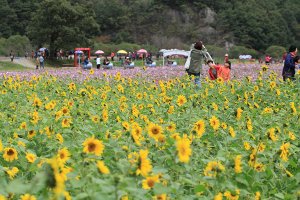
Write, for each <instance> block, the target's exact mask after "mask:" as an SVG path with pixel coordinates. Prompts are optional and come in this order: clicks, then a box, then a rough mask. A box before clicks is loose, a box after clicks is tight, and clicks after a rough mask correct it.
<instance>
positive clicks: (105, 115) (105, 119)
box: [102, 109, 108, 122]
mask: <svg viewBox="0 0 300 200" xmlns="http://www.w3.org/2000/svg"><path fill="white" fill-rule="evenodd" d="M102 119H103V121H104V122H107V120H108V111H107V110H106V109H104V110H103V111H102Z"/></svg>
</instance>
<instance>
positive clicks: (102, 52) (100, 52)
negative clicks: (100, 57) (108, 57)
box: [95, 50, 104, 54]
mask: <svg viewBox="0 0 300 200" xmlns="http://www.w3.org/2000/svg"><path fill="white" fill-rule="evenodd" d="M95 54H104V51H101V50H98V51H96V52H95Z"/></svg>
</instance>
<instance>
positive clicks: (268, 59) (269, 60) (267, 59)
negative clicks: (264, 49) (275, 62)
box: [265, 55, 272, 65]
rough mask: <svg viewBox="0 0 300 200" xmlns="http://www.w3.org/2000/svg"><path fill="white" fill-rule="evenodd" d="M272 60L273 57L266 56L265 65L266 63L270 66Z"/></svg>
mask: <svg viewBox="0 0 300 200" xmlns="http://www.w3.org/2000/svg"><path fill="white" fill-rule="evenodd" d="M271 59H272V57H271V56H269V55H266V57H265V63H266V65H269V64H270V62H271Z"/></svg>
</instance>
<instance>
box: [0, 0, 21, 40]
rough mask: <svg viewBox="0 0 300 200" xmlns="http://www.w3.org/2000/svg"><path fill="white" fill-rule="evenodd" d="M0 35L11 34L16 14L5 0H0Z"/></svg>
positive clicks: (6, 35)
mask: <svg viewBox="0 0 300 200" xmlns="http://www.w3.org/2000/svg"><path fill="white" fill-rule="evenodd" d="M0 5H1V6H0V19H1V20H0V37H6V38H7V37H9V36H10V35H12V34H13V32H14V31H13V26H14V23H16V22H17V16H16V14H15V12H14V10H13V9H11V8H10V7H9V5H8V3H7V0H0Z"/></svg>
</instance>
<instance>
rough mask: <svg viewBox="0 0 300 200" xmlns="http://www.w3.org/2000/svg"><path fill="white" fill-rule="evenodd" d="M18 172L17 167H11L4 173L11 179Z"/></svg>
mask: <svg viewBox="0 0 300 200" xmlns="http://www.w3.org/2000/svg"><path fill="white" fill-rule="evenodd" d="M18 172H19V169H18V168H17V167H13V168H11V169H7V170H6V173H7V174H8V175H9V178H10V179H13V178H14V177H15V176H16V174H17V173H18ZM0 199H1V198H0Z"/></svg>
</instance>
